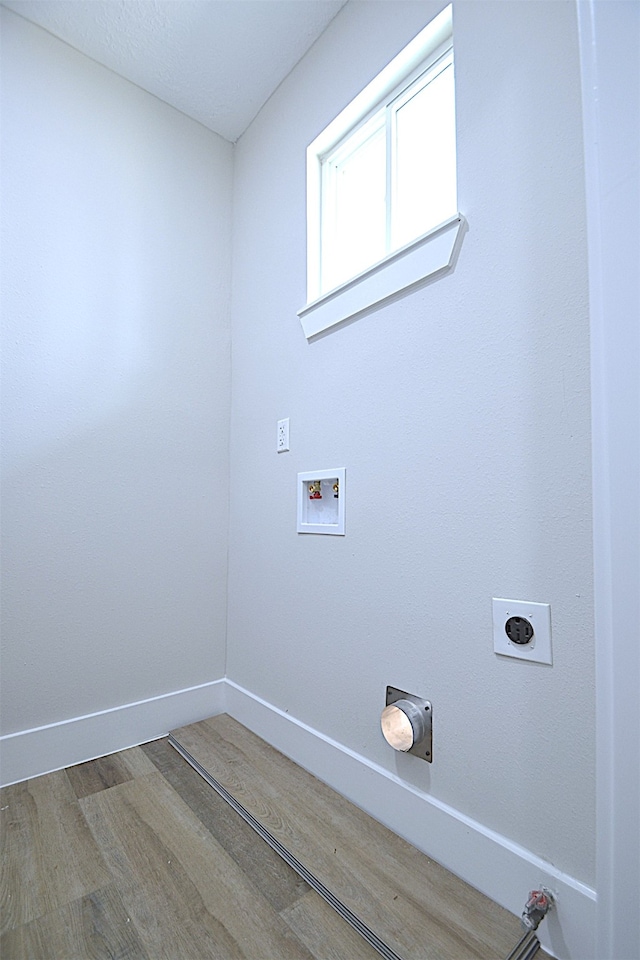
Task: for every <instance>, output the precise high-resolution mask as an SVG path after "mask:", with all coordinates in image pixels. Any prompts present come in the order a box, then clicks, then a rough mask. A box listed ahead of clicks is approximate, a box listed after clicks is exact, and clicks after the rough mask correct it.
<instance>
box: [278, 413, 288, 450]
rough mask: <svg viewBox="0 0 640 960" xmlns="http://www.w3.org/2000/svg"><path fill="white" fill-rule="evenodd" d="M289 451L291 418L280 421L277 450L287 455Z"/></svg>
mask: <svg viewBox="0 0 640 960" xmlns="http://www.w3.org/2000/svg"><path fill="white" fill-rule="evenodd" d="M288 449H289V417H287V418H286V420H278V440H277V446H276V450H277V451H278V453H286V451H287V450H288Z"/></svg>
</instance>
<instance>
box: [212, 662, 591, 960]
mask: <svg viewBox="0 0 640 960" xmlns="http://www.w3.org/2000/svg"><path fill="white" fill-rule="evenodd" d="M226 688H227V689H226V695H225V700H226V712H227V713H228V714H230V716H232V717H233V718H234V719H235V720H237V721H238V722H239V723H242V724H243V725H244V726H246V727H248V728H249V729H250V730H252V731H253V732H254V733H256V734H257V735H258V736H260V737H262V738H263V739H264V740H266V741H267V742H268V743H270V744H271V745H272V746H274V747H275V748H276V749H278V750H280V751H281V752H282V753H284V754H285V755H286V756H288V757H290V758H291V759H292V760H294V761H295V762H296V763H298V764H300V766H302V767H304V768H305V769H306V770H308V771H309V772H310V773H312V774H313V775H314V776H316V777H318V778H319V779H320V780H322V781H324V782H325V783H327V784H329V786H331V787H332V788H333V789H335V790H337V791H338V792H339V793H341V794H342V795H343V796H346V797H347V798H348V799H349V800H351V801H352V802H353V803H355V804H356V805H357V806H359V807H361V808H362V809H363V810H365V811H366V812H367V813H369V814H370V815H371V816H373V817H375V818H376V819H377V820H379V821H381V822H382V823H384V824H385V825H386V826H388V827H389V828H390V829H391V830H393V831H394V832H395V833H397V834H399V835H400V836H405V837H407V838H409V837H410V841H411V842H412V843H413V845H414V846H417V847H418V848H419V849H421V850H422V851H423V852H424V853H426V854H428V855H429V856H431V857H433V858H434V859H435V860H438V861H439V862H440V863H441V864H443V866H445V867H446V868H447V869H449V870H451V871H452V872H453V873H455V874H457V875H458V876H460V877H462V879H463V880H466V881H467V882H468V883H470V884H471V885H472V886H473V887H475V888H476V889H478V890H480V891H481V892H482V893H484V894H485V895H486V896H488V897H490V898H491V899H492V900H495V901H496V902H497V903H499V904H500V905H501V906H503V907H505V908H506V909H507V910H509V911H511V913H514V914H516V915H518V916H519V915H520V913H521V912H522V908H523V907H524V904H525V901H526V898H527V895H528V893H529V891H530V890H533V889H537V888H539V887H540V886H541V885H544V886H546V887H548V888H549V889H550V890H552V891H554V893H555V895H556V898H557V909H556V910H555V911H554V912H553V913H551V914H549V916H548V917H547V918H546V919H545V921H544V923H543V924H541V926H540V928H539V931H538V933H539V939H540V941H541V943H542V945H543V947H544V948H545V949H546V950H547V951H548V952H549V953H550V954H551V955H552V956H555V957H558V958H563V960H564V958H566V960H592V958H593V957H594V956H595V954H594V938H595V900H596V894H595V891H594V890H592V889H591V888H590V887H588V886H586V885H585V884H583V883H581V882H580V881H579V880H576V879H575V878H574V877H571V876H569V875H567V874H565V873H562V872H561V871H560V870H557V869H556V868H555V867H554V866H553V864H551V863H548V862H546V861H544V860H542V859H541V858H540V857H538V856H536V855H535V854H534V853H532V852H531V851H530V850H526V849H525V848H523V847H521V846H519V845H518V844H516V843H513V842H512V841H510V840H509V839H508V838H506V837H503V836H501V835H500V834H498V833H495V832H494V831H492V830H489V829H488V828H486V827H484V826H483V825H482V824H481V823H478V822H476V821H474V820H472V819H470V818H469V817H466V816H465V815H464V814H461V813H460V812H459V811H457V810H455V809H454V808H452V807H449V806H448V805H447V804H444V803H441V802H440V801H438V800H436V799H435V798H433V797H430V796H429V795H428V794H426V793H423V792H421V791H420V790H418V789H416V788H415V787H414V786H412V785H410V784H407V783H406V782H404V781H402V780H401V779H400V778H399V777H397V776H395V775H394V774H393V773H391V772H390V771H388V770H385V769H383V768H382V767H380V766H378V765H377V764H375V763H372V762H370V761H369V760H367V759H366V758H365V757H362V756H360V755H359V754H357V753H354V752H353V751H352V750H350V749H348V748H347V747H345V746H343V745H342V744H340V743H337V742H336V741H334V740H331V739H330V738H328V737H326V736H324V735H323V734H322V733H320V732H319V731H317V730H314V729H312V728H311V727H309V726H307V725H306V724H305V723H302V722H301V721H300V720H296V719H295V718H294V717H291V716H289V714H287V713H284V712H283V711H282V710H280V709H279V708H277V707H275V706H273V705H272V704H270V703H267V702H266V701H265V700H263V699H261V698H260V697H258V696H255V695H254V694H252V693H251V692H250V691H248V690H246V689H244V688H243V687H241V686H239V685H238V684H236V683H234V682H233V681H232V680H229V679H227V681H226Z"/></svg>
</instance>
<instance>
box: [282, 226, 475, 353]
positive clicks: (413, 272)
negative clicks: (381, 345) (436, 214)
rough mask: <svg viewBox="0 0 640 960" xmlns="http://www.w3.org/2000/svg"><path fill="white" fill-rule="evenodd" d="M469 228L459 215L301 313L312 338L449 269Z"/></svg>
mask: <svg viewBox="0 0 640 960" xmlns="http://www.w3.org/2000/svg"><path fill="white" fill-rule="evenodd" d="M467 229H468V225H467V221H466V220H465V218H464V217H463V216H462V214H461V213H458V214H456V216H455V217H451V218H450V219H449V220H445V222H444V223H441V224H440V225H439V226H437V227H435V228H434V229H433V230H430V231H429V232H428V233H425V234H424V235H423V236H422V237H419V238H418V239H417V240H414V241H413V242H412V243H409V244H407V245H406V246H404V247H402V248H401V249H400V250H396V251H395V252H394V253H391V254H389V256H388V257H385V258H384V260H380V261H379V263H376V264H374V265H373V266H372V267H370V268H369V269H368V270H365V271H364V272H363V273H360V274H358V276H357V277H354V278H353V279H352V280H349V281H347V282H346V283H343V284H341V285H340V286H339V287H336V288H335V289H334V290H331V291H329V292H328V293H326V294H324V295H323V296H321V297H319V298H318V299H317V300H314V301H313V302H312V303H308V304H307V305H306V306H305V307H303V308H302V309H301V310H299V311H298V316H299V317H300V323H301V324H302V329H303V331H304V335H305V337H306V338H307V340H309V339H310V338H311V337H315V336H317V335H318V334H320V333H322V332H323V331H324V330H328V329H329V328H330V327H334V326H335V325H336V324H338V323H344V322H346V321H347V320H354V319H356V318H357V317H359V316H362V315H363V314H365V313H367V312H369V311H370V310H372V309H374V308H376V307H379V306H382V304H385V303H390V302H391V301H393V300H395V299H397V298H398V297H401V296H405V295H406V294H407V293H409V292H411V291H412V290H415V289H417V288H418V287H421V286H423V285H424V284H426V283H428V282H429V281H432V280H435V279H437V278H438V277H441V276H444V275H445V274H448V273H450V272H451V271H452V270H453V269H454V267H455V264H456V261H457V259H458V255H459V253H460V247H461V245H462V238H463V236H464V234H465V232H466V231H467Z"/></svg>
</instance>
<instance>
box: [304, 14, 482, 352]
mask: <svg viewBox="0 0 640 960" xmlns="http://www.w3.org/2000/svg"><path fill="white" fill-rule="evenodd" d="M451 35H452V7H451V5H449V6H447V7H445V9H444V10H442V11H441V13H440V14H438V16H437V17H435V18H434V19H433V20H432V21H431V23H429V24H428V25H427V26H426V27H425V28H424V30H422V31H421V32H420V33H419V34H418V35H417V37H415V38H414V39H413V40H412V41H411V42H410V43H409V44H408V45H407V46H406V47H405V48H404V49H403V50H402V51H401V52H400V54H398V56H397V57H395V58H394V59H393V60H392V61H391V63H390V64H388V65H387V67H385V68H384V70H382V71H381V73H379V74H378V76H377V77H375V78H374V80H373V81H372V82H371V83H370V84H368V86H367V87H365V89H364V90H363V91H362V92H361V93H360V94H358V96H357V97H356V98H355V99H354V100H352V101H351V103H349V104H348V105H347V106H346V107H345V109H344V110H343V111H342V112H341V113H340V114H339V115H338V116H337V117H336V118H335V120H333V121H332V122H331V123H330V124H329V125H328V126H327V127H326V128H325V129H324V130H323V131H322V132H321V133H320V135H319V136H318V137H316V139H315V140H314V141H313V143H311V144H310V145H309V147H308V148H307V303H306V305H305V306H304V307H303V308H302V309H301V310H299V311H298V316H299V317H300V321H301V323H302V327H303V330H304V333H305V336H306V337H307V338H309V337H312V336H316V335H317V334H319V333H321V332H322V331H324V330H327V329H329V328H330V327H332V326H334V325H335V324H338V323H342V322H344V321H346V320H348V319H351V318H354V317H356V316H358V315H359V314H361V313H364V312H366V311H368V310H370V309H372V308H373V307H375V306H377V305H379V304H382V303H383V302H385V301H388V300H390V299H393V298H395V297H397V296H399V295H401V294H402V293H403V292H408V291H409V290H410V289H413V288H415V287H416V286H417V285H420V284H421V283H424V282H426V281H427V280H429V279H430V278H432V277H434V276H435V275H437V274H441V273H446V272H447V271H448V270H450V269H452V267H453V265H454V263H455V259H456V257H457V253H458V250H459V247H460V243H461V240H462V236H463V233H464V228H465V227H466V221H465V220H464V217H462V215H461V214H457V215H456V216H454V217H452V218H451V219H450V220H447V221H445V223H443V224H440V225H439V226H437V227H435V228H434V229H432V230H430V231H429V232H428V233H426V234H424V235H423V236H421V237H418V238H417V239H416V240H414V241H412V242H411V243H409V244H407V245H406V246H405V247H402V248H401V249H399V250H395V251H393V252H392V253H391V254H389V255H388V256H387V257H384V258H383V259H382V260H380V261H379V262H378V263H376V264H373V265H372V266H371V267H370V268H368V269H367V270H365V271H363V272H362V273H361V274H359V275H358V276H356V277H353V278H351V279H349V280H348V281H346V282H345V283H343V284H340V285H339V286H338V287H336V288H335V289H333V290H330V291H326V292H324V293H321V286H320V254H321V250H320V244H321V235H322V231H321V186H322V158H323V157H325V156H326V155H327V154H328V153H329V152H330V151H331V150H333V149H334V147H335V146H336V145H337V144H338V143H339V142H340V140H342V139H343V138H344V137H345V136H346V135H347V134H348V133H349V132H350V131H351V130H352V129H353V128H354V127H356V126H357V124H358V122H365V123H366V122H367V119H368V116H370V115H371V114H372V112H373V111H374V110H376V109H377V108H378V107H379V105H380V103H381V102H382V101H383V100H384V98H385V97H387V96H388V95H389V94H390V93H391V92H392V91H394V90H395V89H396V88H397V87H398V85H399V84H400V83H401V82H403V81H404V80H409V82H411V81H412V79H413V77H412V74H413V75H414V76H418V75H419V73H420V72H421V70H422V69H423V68H421V64H422V63H423V62H424V60H425V59H426V58H427V57H428V56H429V55H430V54H434V55H435V57H436V59H437V58H438V57H440V56H441V55H442V53H443V51H444V50H445V49H446V47H447V46H448V44H449V43H450V39H451Z"/></svg>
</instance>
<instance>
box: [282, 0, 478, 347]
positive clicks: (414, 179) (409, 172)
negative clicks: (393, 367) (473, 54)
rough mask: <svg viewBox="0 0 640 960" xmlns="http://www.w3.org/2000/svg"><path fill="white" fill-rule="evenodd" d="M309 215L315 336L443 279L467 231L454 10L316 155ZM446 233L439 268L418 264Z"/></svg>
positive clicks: (307, 313)
mask: <svg viewBox="0 0 640 960" xmlns="http://www.w3.org/2000/svg"><path fill="white" fill-rule="evenodd" d="M307 205H308V209H307V221H308V222H307V228H308V241H307V246H308V250H307V255H308V267H307V301H308V303H307V306H306V307H304V308H303V309H302V310H301V311H299V316H300V317H301V320H302V323H303V328H304V329H305V333H306V335H307V336H313V335H314V334H315V333H318V332H320V331H321V330H324V329H326V328H327V327H328V326H331V325H333V324H334V323H339V322H340V321H341V320H344V319H346V318H347V317H349V316H353V315H355V314H356V313H358V312H361V311H362V310H363V309H366V308H367V307H370V306H371V305H372V304H374V303H378V302H381V300H384V299H386V298H387V297H388V296H391V295H394V294H397V293H398V291H399V289H405V288H406V287H407V286H414V285H415V284H416V283H417V282H419V281H420V280H424V278H425V276H430V275H432V274H433V273H434V272H437V270H441V269H444V267H445V264H442V263H441V261H442V257H443V256H444V255H445V254H446V251H447V250H449V248H450V247H452V244H453V245H455V244H456V242H457V240H458V236H459V233H460V227H461V224H462V218H461V217H460V216H459V214H458V213H457V191H456V142H455V98H454V80H453V36H452V22H451V7H447V8H446V9H445V10H444V11H443V12H442V13H441V14H440V15H439V16H438V17H436V18H435V20H433V21H432V23H430V24H429V25H428V26H427V27H426V28H425V29H424V30H423V31H422V32H421V33H420V34H418V36H417V37H416V38H415V39H414V40H413V41H412V42H411V43H410V44H409V45H408V46H407V47H405V49H404V50H403V51H402V52H401V53H400V54H399V55H398V56H397V57H396V58H395V59H394V60H393V61H392V62H391V63H390V64H389V65H388V66H387V67H386V68H385V69H384V70H383V71H382V73H380V74H379V75H378V77H376V78H375V80H374V81H372V83H370V84H369V85H368V86H367V87H366V88H365V90H363V91H362V93H361V94H360V95H359V96H358V97H356V99H355V100H354V101H353V102H352V103H351V104H349V106H348V107H346V108H345V110H343V111H342V113H341V114H340V115H339V116H338V117H337V118H336V119H335V120H334V121H333V122H332V123H331V124H329V126H328V127H327V128H326V129H325V130H324V131H323V132H322V133H321V134H320V136H319V137H317V138H316V140H314V142H313V143H312V144H311V145H310V146H309V148H308V151H307ZM447 227H450V228H451V229H449V230H448V231H447ZM442 232H444V233H445V235H446V237H447V242H445V243H444V244H443V243H442V237H440V240H439V242H436V243H435V245H434V249H435V248H437V255H436V259H435V260H433V258H432V257H431V256H426V257H425V256H423V257H421V258H420V257H419V258H418V260H417V261H416V258H415V257H412V256H411V255H410V254H411V253H412V252H415V250H414V249H413V248H414V245H416V244H417V248H420V249H424V248H426V246H428V239H429V236H431V234H432V233H433V234H434V236H437V235H439V234H440V233H442ZM449 241H452V243H450V242H449ZM417 248H416V249H417ZM433 252H434V251H433V250H432V251H431V253H433ZM453 253H454V250H453V248H452V249H451V250H450V252H449V254H447V264H446V265H447V266H448V265H449V264H450V262H451V258H452V256H453ZM407 255H409V256H407ZM434 264H435V266H434ZM387 266H388V267H390V268H391V269H390V271H389V280H388V281H384V280H382V278H381V273H382V272H383V271H384V272H387V271H386V267H387ZM424 269H426V271H427V272H426V273H425V272H424ZM372 271H373V273H372ZM416 273H420V276H419V277H417V276H416ZM372 279H373V282H371V281H372ZM407 281H408V282H407ZM398 283H400V287H398ZM358 291H360V294H362V296H360V294H359V292H358ZM385 291H388V292H385ZM341 293H344V294H345V296H340V295H341ZM372 298H373V299H372ZM310 331H311V332H310Z"/></svg>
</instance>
